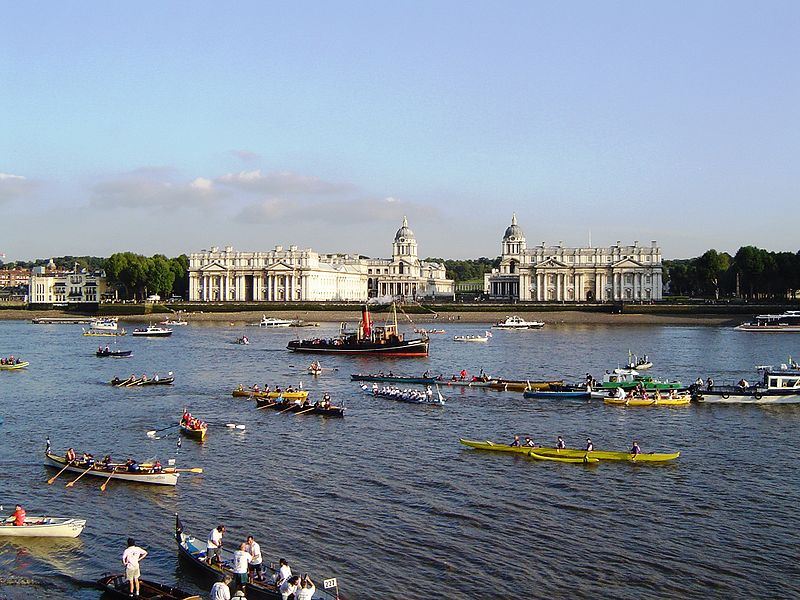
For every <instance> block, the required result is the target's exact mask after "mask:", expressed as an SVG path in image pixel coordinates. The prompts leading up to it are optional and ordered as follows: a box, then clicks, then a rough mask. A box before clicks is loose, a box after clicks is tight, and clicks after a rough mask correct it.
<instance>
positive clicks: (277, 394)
mask: <svg viewBox="0 0 800 600" xmlns="http://www.w3.org/2000/svg"><path fill="white" fill-rule="evenodd" d="M266 397H267V398H273V399H274V398H284V399H285V400H305V399H306V398H308V392H307V391H305V390H292V391H286V390H284V391H281V390H280V389H275V390H272V391H271V392H267V395H266Z"/></svg>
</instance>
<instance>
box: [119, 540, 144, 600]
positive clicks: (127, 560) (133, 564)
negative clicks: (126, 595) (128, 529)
mask: <svg viewBox="0 0 800 600" xmlns="http://www.w3.org/2000/svg"><path fill="white" fill-rule="evenodd" d="M146 556H147V550H144V549H142V548H139V546H137V545H136V542H135V541H134V539H133V538H128V547H127V548H125V552H123V553H122V564H123V565H125V578H126V579H127V580H128V583H129V584H130V590H131V596H133V595H136V596H137V597H138V596H139V577H140V576H141V572H140V569H139V561H140V560H142V559H144V558H145V557H146Z"/></svg>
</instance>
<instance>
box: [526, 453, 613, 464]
mask: <svg viewBox="0 0 800 600" xmlns="http://www.w3.org/2000/svg"><path fill="white" fill-rule="evenodd" d="M528 456H530V457H531V458H535V459H536V460H544V461H551V462H561V463H572V464H584V465H596V464H597V463H599V462H600V459H597V458H590V457H588V456H586V455H584V456H583V457H582V458H575V457H570V456H547V455H545V454H538V453H537V452H536V449H533V450H530V451H529V452H528Z"/></svg>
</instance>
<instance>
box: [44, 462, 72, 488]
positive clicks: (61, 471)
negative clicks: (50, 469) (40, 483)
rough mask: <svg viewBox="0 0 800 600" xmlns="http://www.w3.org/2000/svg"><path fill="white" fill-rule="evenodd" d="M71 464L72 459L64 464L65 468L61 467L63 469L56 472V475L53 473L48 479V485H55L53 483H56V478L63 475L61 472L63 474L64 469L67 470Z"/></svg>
mask: <svg viewBox="0 0 800 600" xmlns="http://www.w3.org/2000/svg"><path fill="white" fill-rule="evenodd" d="M71 464H72V461H69V462H68V463H67V464H66V465H65V466H64V468H63V469H61V470H60V471H59V472H58V473H56V474H55V475H53V476H52V477H51V478H50V479H48V480H47V485H53V483H54V482H55V480H56V479H57V478H58V476H59V475H61V474H62V473H63V472H64V471H66V470H67V469H68V468H69V466H70V465H71Z"/></svg>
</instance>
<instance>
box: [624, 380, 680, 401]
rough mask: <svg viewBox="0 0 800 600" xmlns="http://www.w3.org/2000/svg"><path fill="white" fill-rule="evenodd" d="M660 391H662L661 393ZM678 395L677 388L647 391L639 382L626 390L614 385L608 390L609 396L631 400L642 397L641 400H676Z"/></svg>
mask: <svg viewBox="0 0 800 600" xmlns="http://www.w3.org/2000/svg"><path fill="white" fill-rule="evenodd" d="M662 391H663V392H664V393H663V394H662ZM679 397H680V396H679V395H678V390H676V389H671V390H659V389H657V388H656V389H654V390H652V391H650V393H649V394H648V391H647V390H646V389H645V387H644V384H643V383H641V382H639V383H638V384H637V385H636V387H633V388H629V389H628V390H627V391H626V390H625V388H623V387H622V386H619V387H616V388H614V389H613V390H610V391H609V398H616V399H617V400H633V399H642V400H664V399H670V400H677V399H678V398H679Z"/></svg>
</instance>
